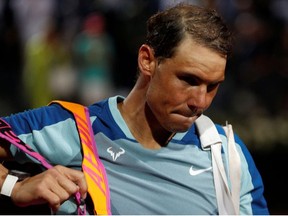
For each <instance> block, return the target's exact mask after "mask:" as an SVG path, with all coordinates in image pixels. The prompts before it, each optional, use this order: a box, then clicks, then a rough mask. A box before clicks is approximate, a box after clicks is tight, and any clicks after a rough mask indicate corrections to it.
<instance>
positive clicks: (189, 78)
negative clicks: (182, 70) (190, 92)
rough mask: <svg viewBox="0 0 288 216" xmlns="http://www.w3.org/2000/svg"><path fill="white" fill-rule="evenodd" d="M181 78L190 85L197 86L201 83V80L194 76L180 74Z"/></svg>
mask: <svg viewBox="0 0 288 216" xmlns="http://www.w3.org/2000/svg"><path fill="white" fill-rule="evenodd" d="M179 79H180V80H182V81H183V82H185V83H187V84H188V85H190V86H197V85H199V80H198V79H197V78H196V77H194V76H185V75H183V76H179Z"/></svg>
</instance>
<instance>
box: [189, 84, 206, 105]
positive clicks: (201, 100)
mask: <svg viewBox="0 0 288 216" xmlns="http://www.w3.org/2000/svg"><path fill="white" fill-rule="evenodd" d="M206 99H207V86H206V85H199V86H194V87H193V88H192V89H191V90H190V93H189V99H188V101H187V104H188V106H189V107H190V108H191V109H200V110H204V109H206V106H207V100H206Z"/></svg>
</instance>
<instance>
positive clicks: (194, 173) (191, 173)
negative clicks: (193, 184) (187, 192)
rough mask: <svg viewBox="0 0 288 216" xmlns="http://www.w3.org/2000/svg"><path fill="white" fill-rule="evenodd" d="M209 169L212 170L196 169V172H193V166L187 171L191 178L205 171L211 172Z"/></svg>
mask: <svg viewBox="0 0 288 216" xmlns="http://www.w3.org/2000/svg"><path fill="white" fill-rule="evenodd" d="M211 169H212V167H208V168H206V169H198V170H195V169H193V166H191V167H190V169H189V174H190V175H191V176H196V175H199V174H201V173H204V172H206V171H208V170H211Z"/></svg>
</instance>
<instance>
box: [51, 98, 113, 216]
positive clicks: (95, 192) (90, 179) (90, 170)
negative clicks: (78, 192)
mask: <svg viewBox="0 0 288 216" xmlns="http://www.w3.org/2000/svg"><path fill="white" fill-rule="evenodd" d="M52 103H57V104H60V105H61V106H62V107H63V108H65V109H66V110H68V111H70V112H72V113H73V115H74V118H75V121H76V126H77V130H78V133H79V137H80V142H81V145H82V150H83V155H84V156H83V161H82V169H83V172H84V175H85V178H86V181H87V184H88V193H89V195H90V196H91V198H92V201H93V204H94V213H95V214H100V215H107V214H108V215H111V210H110V192H109V187H108V181H107V177H106V171H105V168H104V166H103V164H102V162H101V161H100V159H99V155H98V152H97V148H96V143H95V139H94V133H93V130H92V125H91V122H90V116H89V111H88V109H87V107H85V106H82V105H80V104H76V103H70V102H66V101H52V102H51V103H50V104H52Z"/></svg>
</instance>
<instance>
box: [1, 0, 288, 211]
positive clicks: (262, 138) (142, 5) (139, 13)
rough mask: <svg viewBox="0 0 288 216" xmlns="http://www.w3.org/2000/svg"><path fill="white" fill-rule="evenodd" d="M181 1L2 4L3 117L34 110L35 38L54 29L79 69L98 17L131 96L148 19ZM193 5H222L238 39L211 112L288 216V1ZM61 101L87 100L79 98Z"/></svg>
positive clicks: (272, 205)
mask: <svg viewBox="0 0 288 216" xmlns="http://www.w3.org/2000/svg"><path fill="white" fill-rule="evenodd" d="M176 2H179V1H169V0H163V1H161V0H150V1H149V0H113V1H110V0H109V1H108V0H106V1H105V0H102V1H101V0H98V1H96V0H81V1H80V0H56V1H54V0H0V78H1V85H0V115H1V116H3V115H8V114H10V113H14V112H18V111H22V110H24V109H30V108H34V107H33V105H32V103H31V102H30V101H29V95H28V96H27V93H25V91H23V88H24V86H25V82H27V79H26V78H27V77H26V78H25V74H24V71H25V69H26V68H25V67H26V60H27V50H26V47H27V44H28V43H29V44H30V43H31V41H32V43H33V40H31V38H33V36H35V35H37V34H39V33H40V34H41V32H44V31H46V30H47V29H48V27H49V26H50V27H51V24H52V26H53V27H54V30H55V31H54V33H56V34H54V35H56V37H57V40H58V41H60V44H61V46H62V45H63V46H64V48H65V50H66V51H67V53H68V54H67V56H68V58H70V59H69V61H68V62H69V64H70V66H71V68H73V67H74V65H75V64H74V60H75V59H73V56H70V55H69V53H72V47H73V43H74V42H73V41H74V38H75V37H76V36H77V35H78V33H79V32H81V30H82V28H81V26H82V23H83V22H84V20H85V18H86V17H87V16H88V15H89V14H91V13H94V12H97V13H98V14H101V16H103V17H104V18H105V23H106V25H105V27H106V28H105V34H107V35H109V37H110V38H111V39H112V41H113V49H114V56H113V61H111V65H110V66H111V67H112V68H111V70H110V71H109V73H111V77H112V81H113V91H111V94H113V95H114V94H116V93H119V94H123V95H125V94H126V93H127V92H128V91H129V89H130V88H131V87H132V86H133V84H134V81H135V74H136V66H137V64H136V60H137V51H138V47H139V46H140V44H141V43H143V42H144V36H145V35H144V34H145V21H146V19H147V18H148V17H149V16H150V15H151V14H153V13H154V12H156V11H157V10H159V9H162V8H163V7H166V6H167V5H168V4H170V3H171V4H173V3H176ZM186 2H192V3H195V4H199V5H208V6H211V7H215V8H216V9H217V10H218V11H219V13H220V14H221V15H222V16H223V17H224V19H225V20H226V22H227V24H228V25H229V26H230V28H231V29H232V30H233V31H234V33H235V37H236V42H235V48H234V52H233V56H232V58H230V59H229V61H228V65H227V75H226V81H225V83H224V84H223V85H222V86H221V88H220V90H219V94H218V95H217V97H216V99H215V101H214V103H213V105H212V106H211V108H210V109H209V110H208V111H207V113H208V114H209V115H210V116H212V118H213V119H214V120H215V121H216V122H218V123H220V124H225V121H226V120H229V122H230V123H231V124H232V125H233V126H234V130H235V131H236V132H237V133H238V135H239V136H240V137H241V138H242V140H243V141H244V142H245V143H246V145H247V146H248V148H249V150H250V152H251V154H252V155H253V157H254V159H255V163H256V165H257V166H258V168H259V171H260V172H261V174H262V177H263V181H264V185H265V197H266V199H267V201H268V206H269V209H270V211H271V214H288V206H287V198H286V194H288V187H287V180H288V179H287V175H286V166H287V164H288V157H287V156H288V149H287V148H288V112H287V111H288V109H287V108H288V94H287V93H288V87H287V84H288V82H287V79H288V13H287V11H288V1H286V0H214V1H213V0H210V1H208V0H206V1H186ZM164 3H165V4H164ZM48 6H49V7H48ZM47 20H48V21H47ZM47 23H48V24H47ZM47 43H48V42H47ZM48 46H49V44H48ZM56 54H57V51H55V55H56ZM33 63H35V64H36V63H37V60H36V59H35V62H33V61H32V65H33ZM75 70H76V71H77V69H75ZM24 78H25V79H24ZM28 79H29V77H28ZM31 79H33V77H32V76H31ZM35 81H36V80H35ZM37 82H38V81H37ZM39 82H40V81H39ZM74 84H75V83H74ZM75 86H77V83H76V85H75ZM35 91H37V89H35ZM47 91H49V89H47ZM75 92H77V89H76V90H75ZM28 94H29V93H28ZM52 97H53V95H52ZM55 97H57V95H56V96H55ZM54 99H56V98H54ZM61 99H67V100H74V101H76V102H81V98H79V97H78V95H77V93H75V94H70V95H68V96H67V98H65V97H63V98H61ZM48 102H49V101H47V103H48ZM43 105H45V103H43Z"/></svg>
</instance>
